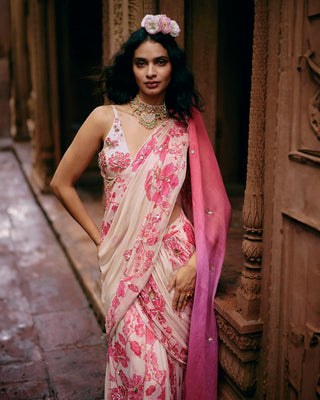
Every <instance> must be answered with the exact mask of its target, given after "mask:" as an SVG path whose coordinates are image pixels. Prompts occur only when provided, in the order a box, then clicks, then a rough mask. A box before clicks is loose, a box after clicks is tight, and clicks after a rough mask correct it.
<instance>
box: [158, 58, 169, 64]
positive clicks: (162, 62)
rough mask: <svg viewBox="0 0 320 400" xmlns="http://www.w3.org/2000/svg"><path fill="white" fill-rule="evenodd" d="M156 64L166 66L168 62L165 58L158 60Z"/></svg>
mask: <svg viewBox="0 0 320 400" xmlns="http://www.w3.org/2000/svg"><path fill="white" fill-rule="evenodd" d="M157 64H159V65H167V64H168V60H167V59H166V58H160V60H158V62H157Z"/></svg>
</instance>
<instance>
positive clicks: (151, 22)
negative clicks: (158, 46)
mask: <svg viewBox="0 0 320 400" xmlns="http://www.w3.org/2000/svg"><path fill="white" fill-rule="evenodd" d="M141 26H142V28H144V29H145V30H146V31H147V32H148V33H149V34H150V35H155V34H156V33H159V32H162V33H164V34H165V35H167V34H170V35H171V36H173V37H177V36H178V35H179V33H180V28H179V25H178V24H177V23H176V21H173V20H171V19H170V18H169V17H167V16H166V15H164V14H159V15H151V14H147V15H146V16H145V17H144V18H143V20H142V22H141Z"/></svg>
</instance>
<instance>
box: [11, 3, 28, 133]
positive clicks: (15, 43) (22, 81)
mask: <svg viewBox="0 0 320 400" xmlns="http://www.w3.org/2000/svg"><path fill="white" fill-rule="evenodd" d="M26 6H27V3H26V1H21V0H11V2H10V23H11V99H10V108H11V129H10V130H11V135H12V137H13V138H14V139H15V140H25V139H27V138H28V137H29V134H28V128H27V119H28V105H27V101H28V97H29V91H30V73H29V63H28V61H29V58H28V46H27V27H26V18H25V10H26Z"/></svg>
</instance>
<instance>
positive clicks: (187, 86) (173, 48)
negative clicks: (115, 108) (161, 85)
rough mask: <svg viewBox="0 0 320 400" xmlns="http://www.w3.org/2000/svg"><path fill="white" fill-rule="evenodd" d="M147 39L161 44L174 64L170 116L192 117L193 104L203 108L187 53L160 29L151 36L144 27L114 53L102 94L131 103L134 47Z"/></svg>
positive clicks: (134, 88) (168, 94) (135, 89)
mask: <svg viewBox="0 0 320 400" xmlns="http://www.w3.org/2000/svg"><path fill="white" fill-rule="evenodd" d="M146 40H152V41H154V42H157V43H160V44H161V45H162V46H163V47H164V48H165V49H166V50H167V52H168V55H169V59H170V62H171V66H172V71H171V80H170V83H169V86H168V87H167V90H166V96H165V102H166V106H167V108H168V110H170V114H171V115H179V117H180V118H185V116H189V117H190V116H191V107H192V106H195V107H197V108H198V109H200V105H199V93H198V92H197V91H196V90H195V88H194V79H193V75H192V74H191V72H190V71H189V70H188V68H187V65H186V56H185V53H184V52H183V51H182V50H181V49H180V48H179V47H178V45H177V43H176V41H175V39H174V38H173V37H172V36H171V35H165V34H163V33H162V32H159V33H157V34H155V35H152V36H151V35H149V34H148V33H147V31H146V30H145V29H144V28H141V29H139V30H137V31H135V32H133V33H132V34H131V36H130V38H129V39H128V41H127V42H125V43H124V44H123V46H122V47H121V50H120V51H119V52H118V53H117V54H116V55H115V57H114V61H113V64H112V65H110V66H108V67H106V68H105V69H104V71H103V73H102V76H101V79H100V87H101V90H102V93H103V95H106V96H107V97H108V98H109V100H110V101H112V102H113V103H115V104H125V103H128V102H129V101H130V100H131V99H132V98H134V97H135V96H136V95H137V93H138V91H139V88H138V85H137V84H136V81H135V77H134V74H133V66H132V62H133V56H134V52H135V50H136V49H137V48H138V47H139V46H140V45H141V44H142V43H143V42H145V41H146Z"/></svg>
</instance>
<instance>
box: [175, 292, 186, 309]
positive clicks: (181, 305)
mask: <svg viewBox="0 0 320 400" xmlns="http://www.w3.org/2000/svg"><path fill="white" fill-rule="evenodd" d="M185 298H186V295H185V293H180V296H179V302H178V307H177V310H178V311H179V312H180V311H182V307H183V304H184V301H185Z"/></svg>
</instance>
